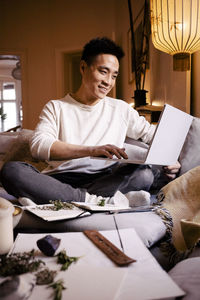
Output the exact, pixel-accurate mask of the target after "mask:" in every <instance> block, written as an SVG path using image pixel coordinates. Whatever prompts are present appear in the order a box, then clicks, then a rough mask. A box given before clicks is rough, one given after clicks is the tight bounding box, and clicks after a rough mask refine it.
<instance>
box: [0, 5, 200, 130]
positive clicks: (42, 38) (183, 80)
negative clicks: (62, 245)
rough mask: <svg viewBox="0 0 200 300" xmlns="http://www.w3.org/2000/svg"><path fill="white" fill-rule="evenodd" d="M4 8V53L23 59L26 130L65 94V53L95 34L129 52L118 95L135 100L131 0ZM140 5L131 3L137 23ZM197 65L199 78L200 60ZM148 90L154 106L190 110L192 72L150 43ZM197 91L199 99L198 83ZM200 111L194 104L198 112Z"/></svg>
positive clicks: (0, 26)
mask: <svg viewBox="0 0 200 300" xmlns="http://www.w3.org/2000/svg"><path fill="white" fill-rule="evenodd" d="M0 4H1V9H0V54H5V53H7V54H15V55H20V57H21V61H22V98H23V115H24V121H23V127H26V128H30V129H33V128H34V127H35V125H36V123H37V121H38V115H39V113H40V111H41V109H42V107H43V106H44V104H45V103H46V102H47V101H48V100H50V99H55V98H57V97H60V96H61V92H62V82H61V81H62V70H61V55H62V53H64V52H67V51H69V52H70V51H71V52H73V51H79V50H81V49H82V46H83V45H84V44H85V43H86V42H87V41H88V40H89V39H91V38H93V37H95V36H108V37H111V38H114V39H115V40H116V42H118V43H119V44H120V45H122V47H123V49H124V50H125V54H126V56H125V58H123V59H122V62H121V67H120V76H119V79H118V83H117V96H118V97H119V98H122V99H124V100H125V101H127V102H128V103H131V102H133V99H132V97H133V93H134V89H135V84H134V81H133V82H131V83H130V82H129V79H128V51H127V32H128V30H129V27H130V26H129V13H128V0H109V1H108V0H102V1H98V0H84V1H82V0H67V1H66V0H59V1H58V0H42V1H40V0H28V1H27V0H18V1H13V0H1V2H0ZM142 5H143V2H142V1H137V0H132V8H133V18H134V19H135V18H136V16H137V15H138V12H139V11H140V9H141V7H142ZM194 64H195V71H194V72H195V76H197V74H198V73H199V71H198V66H199V64H200V57H199V56H198V57H195V60H194ZM193 77H194V76H193ZM196 80H197V79H196ZM145 89H146V90H148V94H147V98H148V101H149V102H150V103H151V102H152V103H154V104H156V103H157V104H163V103H165V102H167V103H169V104H172V105H174V106H176V107H178V108H180V109H183V110H185V111H188V112H189V107H190V72H173V70H172V57H170V56H169V55H167V54H164V53H161V52H160V51H158V50H156V49H155V48H154V47H153V46H152V45H151V47H150V70H148V72H147V76H146V81H145ZM194 90H195V98H196V99H197V98H198V97H199V96H198V90H199V89H198V83H196V85H195V89H194ZM199 112H200V107H199V106H198V104H197V100H195V114H199Z"/></svg>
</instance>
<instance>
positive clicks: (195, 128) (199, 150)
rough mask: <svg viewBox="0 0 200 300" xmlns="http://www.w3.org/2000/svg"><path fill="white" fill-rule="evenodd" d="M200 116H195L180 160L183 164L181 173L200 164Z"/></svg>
mask: <svg viewBox="0 0 200 300" xmlns="http://www.w3.org/2000/svg"><path fill="white" fill-rule="evenodd" d="M199 141H200V118H194V120H193V122H192V125H191V127H190V130H189V132H188V135H187V137H186V140H185V143H184V145H183V148H182V151H181V154H180V157H179V161H180V164H181V170H180V175H182V174H183V173H185V172H187V171H189V170H190V169H192V168H194V167H196V166H199V165H200V143H199Z"/></svg>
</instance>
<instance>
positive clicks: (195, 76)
mask: <svg viewBox="0 0 200 300" xmlns="http://www.w3.org/2000/svg"><path fill="white" fill-rule="evenodd" d="M199 78H200V51H198V52H195V53H194V54H193V61H192V87H191V88H192V93H191V94H192V113H193V115H194V116H196V117H199V118H200V85H199Z"/></svg>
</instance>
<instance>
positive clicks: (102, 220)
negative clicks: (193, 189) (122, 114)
mask: <svg viewBox="0 0 200 300" xmlns="http://www.w3.org/2000/svg"><path fill="white" fill-rule="evenodd" d="M32 134H33V131H32V130H28V129H21V130H19V131H16V132H3V133H0V169H1V167H2V166H3V164H4V163H5V162H7V161H10V160H17V161H25V162H27V163H31V164H32V165H34V166H35V167H36V168H37V169H38V170H40V171H41V170H43V169H44V168H45V167H46V162H44V161H38V160H35V159H33V158H32V157H31V154H30V151H29V140H30V138H31V136H32ZM199 140H200V119H199V118H194V120H193V122H192V125H191V127H190V130H189V132H188V135H187V137H186V140H185V143H184V146H183V148H182V151H181V154H180V157H179V161H180V163H181V169H180V173H179V176H181V175H183V174H184V173H186V172H187V171H189V170H190V169H192V168H194V167H196V166H199V165H200V155H199V153H200V143H199ZM134 147H135V151H137V152H138V153H139V151H140V150H141V149H142V151H144V149H147V145H144V144H143V143H138V142H136V143H135V144H134ZM153 192H154V194H155V191H152V202H155V201H156V197H155V195H154V194H153ZM0 197H3V198H5V199H8V200H9V201H11V202H12V203H14V204H18V202H17V199H15V197H13V196H12V195H9V194H8V193H7V192H6V191H5V190H4V189H3V187H2V186H0ZM116 226H117V228H118V229H121V228H131V227H133V228H134V229H135V230H136V232H137V233H138V235H139V236H140V238H141V239H142V241H143V242H144V244H145V245H146V246H147V247H148V248H149V249H150V251H151V253H152V254H153V255H154V256H155V258H156V259H157V261H158V262H159V263H160V265H161V266H162V267H163V268H164V269H165V270H166V271H168V272H169V274H170V276H171V277H172V278H173V279H174V280H175V281H176V282H177V283H178V284H179V285H180V286H181V287H182V288H183V289H184V288H185V290H186V292H187V294H186V296H185V297H184V300H186V299H192V300H195V299H200V293H198V292H196V289H198V285H199V283H200V276H199V271H198V270H199V267H200V257H199V256H200V247H198V246H196V247H195V249H194V251H193V252H192V253H191V254H190V255H189V256H188V257H187V259H184V260H182V261H180V262H178V263H177V264H176V265H172V264H171V263H170V262H169V259H168V257H166V256H165V255H164V254H163V253H162V251H160V243H161V241H162V240H163V239H164V238H165V235H166V225H165V224H164V223H163V221H162V219H161V218H160V217H159V216H158V215H157V214H155V213H154V212H152V211H148V212H134V213H121V214H116V215H111V214H106V213H94V214H92V215H90V216H87V217H84V218H79V219H76V220H68V221H56V222H53V223H51V222H49V223H47V222H45V221H43V220H41V219H39V218H37V217H36V216H33V215H31V214H30V213H29V212H27V211H23V214H22V217H21V219H20V221H19V223H18V225H17V227H16V228H15V231H16V233H17V232H33V233H34V232H69V231H71V232H73V231H83V230H87V229H88V230H89V229H96V230H112V229H116ZM188 265H189V266H190V268H189V267H188ZM188 270H190V271H191V270H192V272H193V274H194V275H195V274H198V275H197V276H196V277H194V276H192V277H191V276H190V274H189V273H190V271H188ZM189 277H190V282H189V283H188V278H189ZM192 278H194V280H192ZM195 278H196V279H195ZM185 282H187V284H185ZM194 293H196V294H194Z"/></svg>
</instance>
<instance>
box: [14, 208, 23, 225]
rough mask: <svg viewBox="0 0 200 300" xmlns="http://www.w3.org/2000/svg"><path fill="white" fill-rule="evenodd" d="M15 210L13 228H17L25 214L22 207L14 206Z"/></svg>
mask: <svg viewBox="0 0 200 300" xmlns="http://www.w3.org/2000/svg"><path fill="white" fill-rule="evenodd" d="M14 209H15V210H14V212H13V228H15V227H16V226H17V224H18V223H19V221H20V219H21V217H22V213H23V209H22V208H21V207H20V206H17V205H14Z"/></svg>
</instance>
